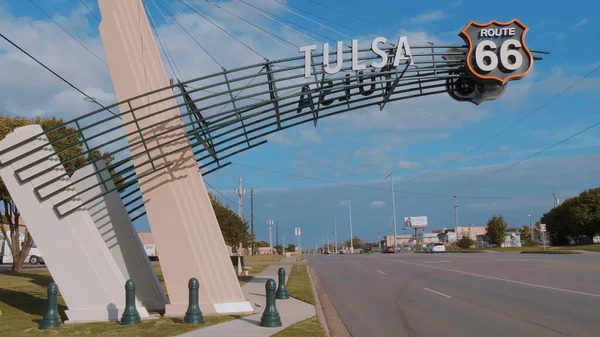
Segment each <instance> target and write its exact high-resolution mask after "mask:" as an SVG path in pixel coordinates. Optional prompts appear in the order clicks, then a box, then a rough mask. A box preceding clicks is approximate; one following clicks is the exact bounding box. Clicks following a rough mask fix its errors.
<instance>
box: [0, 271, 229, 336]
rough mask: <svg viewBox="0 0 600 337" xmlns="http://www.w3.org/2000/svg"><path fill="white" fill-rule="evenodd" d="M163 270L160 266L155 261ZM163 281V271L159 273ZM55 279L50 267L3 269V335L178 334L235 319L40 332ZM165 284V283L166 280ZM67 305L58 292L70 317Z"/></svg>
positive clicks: (0, 296)
mask: <svg viewBox="0 0 600 337" xmlns="http://www.w3.org/2000/svg"><path fill="white" fill-rule="evenodd" d="M153 267H154V270H155V271H156V270H158V271H159V272H160V266H158V265H154V266H153ZM158 277H159V280H161V283H162V279H163V278H162V273H160V274H158ZM50 282H52V277H51V276H50V273H49V272H48V270H47V269H46V270H28V271H26V272H24V273H20V274H13V273H0V284H1V285H2V287H1V288H0V310H2V316H0V322H1V325H2V333H1V335H2V336H39V335H40V334H42V333H43V334H47V335H53V336H54V335H60V336H70V335H102V336H119V337H127V336H156V337H159V336H176V335H179V334H182V333H185V332H188V331H191V330H195V329H198V328H202V327H206V326H209V325H213V324H218V323H223V322H226V321H229V320H232V319H234V318H238V317H234V316H211V317H205V321H206V323H205V324H203V325H187V324H184V323H183V319H182V318H173V317H161V318H159V319H157V320H151V321H144V322H143V323H142V324H139V325H135V326H120V325H119V324H118V322H104V323H82V324H69V325H63V326H62V327H60V328H59V329H55V330H48V331H44V332H41V331H39V330H38V324H39V322H40V320H41V319H42V316H43V315H44V311H45V310H46V305H47V296H46V289H47V287H48V284H49V283H50ZM163 288H164V283H163ZM66 309H67V307H66V304H65V301H64V300H63V298H62V296H60V295H59V296H58V311H59V314H60V316H61V319H62V320H63V321H64V320H66V319H67V316H66V314H65V310H66Z"/></svg>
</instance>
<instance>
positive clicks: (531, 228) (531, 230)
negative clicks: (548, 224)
mask: <svg viewBox="0 0 600 337" xmlns="http://www.w3.org/2000/svg"><path fill="white" fill-rule="evenodd" d="M529 231H530V232H531V242H533V240H534V239H533V227H532V226H531V214H529Z"/></svg>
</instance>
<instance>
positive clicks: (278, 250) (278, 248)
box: [273, 245, 284, 254]
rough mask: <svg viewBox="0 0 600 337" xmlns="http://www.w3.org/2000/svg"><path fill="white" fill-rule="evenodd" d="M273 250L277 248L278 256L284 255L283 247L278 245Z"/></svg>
mask: <svg viewBox="0 0 600 337" xmlns="http://www.w3.org/2000/svg"><path fill="white" fill-rule="evenodd" d="M273 248H275V250H276V251H277V254H283V253H284V252H283V246H282V245H277V246H275V247H273Z"/></svg>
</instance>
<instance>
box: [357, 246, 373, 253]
mask: <svg viewBox="0 0 600 337" xmlns="http://www.w3.org/2000/svg"><path fill="white" fill-rule="evenodd" d="M372 252H373V250H372V249H371V248H367V247H363V249H361V250H360V253H361V254H365V253H372Z"/></svg>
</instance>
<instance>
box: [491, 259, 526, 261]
mask: <svg viewBox="0 0 600 337" xmlns="http://www.w3.org/2000/svg"><path fill="white" fill-rule="evenodd" d="M496 261H529V260H528V259H496Z"/></svg>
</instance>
